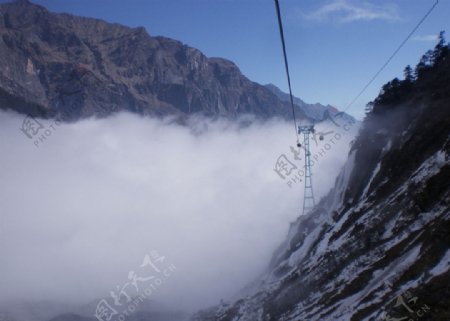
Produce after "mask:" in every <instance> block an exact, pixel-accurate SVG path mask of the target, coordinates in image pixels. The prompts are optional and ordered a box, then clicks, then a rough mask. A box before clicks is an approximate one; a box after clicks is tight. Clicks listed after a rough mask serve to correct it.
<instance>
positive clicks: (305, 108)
mask: <svg viewBox="0 0 450 321" xmlns="http://www.w3.org/2000/svg"><path fill="white" fill-rule="evenodd" d="M265 87H266V88H267V89H269V90H270V91H271V92H272V93H274V94H275V95H276V96H277V97H278V98H279V99H281V100H282V101H286V102H288V101H289V100H290V98H289V94H287V93H285V92H283V91H282V90H281V89H280V88H278V87H277V86H275V85H274V84H267V85H265ZM293 100H294V104H295V105H296V107H297V108H298V110H301V112H302V113H303V114H305V115H306V117H308V118H309V119H312V120H314V121H322V120H324V119H325V118H326V117H325V116H324V115H326V112H328V113H329V114H330V115H333V114H336V113H338V112H339V110H338V109H337V108H336V107H333V106H331V105H326V106H324V105H322V104H320V103H315V104H308V103H305V102H304V101H303V100H301V99H300V98H298V97H295V96H294V97H293ZM347 116H348V117H351V116H349V115H347Z"/></svg>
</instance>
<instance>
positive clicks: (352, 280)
mask: <svg viewBox="0 0 450 321" xmlns="http://www.w3.org/2000/svg"><path fill="white" fill-rule="evenodd" d="M409 71H411V70H410V69H409ZM449 86H450V49H449V47H448V45H445V43H442V41H441V42H440V45H438V46H436V48H435V50H434V52H432V53H429V54H427V55H425V56H424V57H423V58H422V61H421V63H420V64H419V65H418V66H417V68H416V72H415V75H413V74H412V73H411V72H407V77H406V79H405V80H398V79H394V80H393V81H392V82H389V83H388V84H386V85H385V86H384V87H383V90H382V91H381V93H380V96H379V97H378V98H377V99H376V100H375V101H374V102H373V103H371V104H370V105H369V106H370V107H371V111H370V112H369V114H368V115H367V117H366V119H365V121H364V123H363V128H362V130H361V131H360V133H359V136H358V137H357V139H356V141H355V142H354V144H353V146H352V149H351V151H350V153H349V158H348V161H347V163H346V165H345V166H344V168H343V169H342V171H341V173H340V175H339V176H338V178H337V179H336V183H335V186H334V187H333V189H332V190H331V191H330V192H329V194H328V195H327V196H326V197H324V198H323V199H322V200H321V201H320V202H319V203H318V205H317V206H316V207H315V208H314V209H313V210H312V211H311V212H309V213H308V214H306V215H304V216H300V217H299V218H298V219H297V220H296V221H295V222H294V223H293V224H292V225H291V228H290V231H289V234H288V236H287V239H286V241H285V242H284V243H283V244H282V245H281V246H280V248H279V249H278V250H277V251H276V252H275V254H274V256H273V260H272V262H271V264H270V267H269V268H268V271H267V273H266V274H265V275H264V276H263V277H261V278H260V279H258V280H257V281H256V282H255V283H254V284H252V285H250V286H248V287H247V288H246V289H245V292H244V294H241V295H240V296H239V297H240V298H238V299H236V300H235V301H233V302H230V303H226V304H221V305H219V306H216V307H212V308H211V309H208V310H205V311H201V312H199V313H197V314H196V315H195V316H193V318H192V320H195V321H213V320H214V321H219V320H220V321H237V320H239V321H272V320H273V321H275V320H276V321H288V320H290V321H294V320H295V321H298V320H307V321H319V320H320V321H331V320H342V321H344V320H345V321H360V320H370V321H375V320H387V321H399V320H416V321H417V320H433V321H444V320H450V184H449V182H450V111H449V105H450V87H449Z"/></svg>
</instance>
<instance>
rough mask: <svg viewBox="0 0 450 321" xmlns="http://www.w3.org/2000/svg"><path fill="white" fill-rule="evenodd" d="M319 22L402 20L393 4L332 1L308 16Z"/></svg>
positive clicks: (344, 0) (343, 0)
mask: <svg viewBox="0 0 450 321" xmlns="http://www.w3.org/2000/svg"><path fill="white" fill-rule="evenodd" d="M306 17H307V18H309V19H311V20H317V21H337V22H339V23H350V22H355V21H373V20H384V21H396V20H399V19H400V16H399V13H398V7H397V6H395V5H393V4H384V5H380V4H374V3H371V2H368V1H349V0H331V1H328V2H327V3H326V4H324V5H323V6H321V7H320V8H318V9H317V10H316V11H314V12H312V13H310V14H308V15H307V16H306Z"/></svg>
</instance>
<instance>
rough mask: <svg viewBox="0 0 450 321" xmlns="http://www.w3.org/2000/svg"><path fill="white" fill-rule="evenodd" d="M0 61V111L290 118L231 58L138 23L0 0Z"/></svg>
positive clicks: (75, 115) (279, 102)
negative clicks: (134, 25) (131, 25)
mask: <svg viewBox="0 0 450 321" xmlns="http://www.w3.org/2000/svg"><path fill="white" fill-rule="evenodd" d="M0 59H1V66H2V67H1V68H0V108H2V109H13V110H16V111H18V112H21V113H26V114H29V115H32V116H41V117H54V116H59V117H62V118H64V119H68V120H76V119H79V118H83V117H89V116H92V115H97V116H105V115H108V114H110V113H112V112H116V111H120V110H127V111H132V112H136V113H139V114H142V115H181V116H183V115H190V114H194V113H201V114H203V115H207V116H225V117H236V116H237V115H241V114H253V115H256V116H258V117H262V118H267V117H272V116H279V117H284V118H290V117H292V116H291V113H292V112H291V110H290V107H289V104H288V103H287V102H285V101H283V100H281V99H279V98H278V97H277V96H276V95H275V94H273V92H272V91H270V90H269V89H267V88H266V87H264V86H262V85H259V84H257V83H254V82H252V81H250V80H249V79H247V78H246V77H245V76H243V75H242V73H241V72H240V70H239V68H238V67H237V66H236V65H235V64H234V63H232V62H231V61H228V60H225V59H221V58H208V57H206V56H205V55H203V54H202V53H201V52H200V51H199V50H197V49H194V48H191V47H188V46H186V45H183V44H182V43H181V42H179V41H176V40H172V39H168V38H164V37H152V36H150V35H149V34H148V33H147V32H146V30H145V29H144V28H128V27H125V26H122V25H119V24H111V23H107V22H104V21H101V20H96V19H88V18H82V17H77V16H73V15H69V14H55V13H51V12H49V11H47V10H46V9H45V8H43V7H41V6H38V5H35V4H32V3H30V2H29V1H27V0H20V1H15V2H13V3H7V4H2V5H0ZM297 116H298V117H299V118H304V117H305V115H304V114H302V112H301V111H298V115H297Z"/></svg>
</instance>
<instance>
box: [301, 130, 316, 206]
mask: <svg viewBox="0 0 450 321" xmlns="http://www.w3.org/2000/svg"><path fill="white" fill-rule="evenodd" d="M314 132H315V130H314V125H309V126H299V127H298V133H299V134H301V133H303V149H304V150H305V192H304V195H303V214H306V213H307V212H308V211H309V210H311V209H312V208H313V207H314V206H315V205H316V202H315V200H314V190H313V186H312V177H311V176H312V173H311V152H310V150H309V135H310V134H314Z"/></svg>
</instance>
